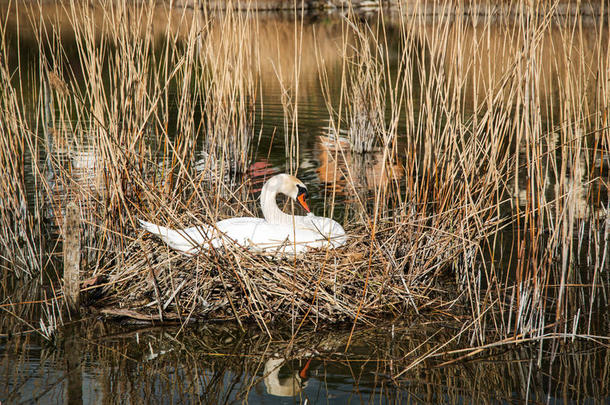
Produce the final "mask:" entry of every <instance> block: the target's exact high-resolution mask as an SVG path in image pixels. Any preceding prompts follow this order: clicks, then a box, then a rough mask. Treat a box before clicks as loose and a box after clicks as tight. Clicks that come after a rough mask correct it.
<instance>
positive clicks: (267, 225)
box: [140, 174, 347, 254]
mask: <svg viewBox="0 0 610 405" xmlns="http://www.w3.org/2000/svg"><path fill="white" fill-rule="evenodd" d="M278 193H282V194H285V195H287V196H288V197H290V198H292V199H293V200H295V201H297V202H298V203H299V204H300V205H301V206H302V207H303V208H304V209H305V210H306V211H307V212H308V214H307V216H297V215H289V214H286V213H284V212H282V210H280V209H279V207H278V206H277V203H276V201H275V198H276V196H277V194H278ZM306 197H307V187H305V185H304V184H303V183H302V182H301V181H300V180H299V179H297V178H296V177H294V176H290V175H288V174H278V175H275V176H273V177H271V178H270V179H269V180H267V182H266V183H265V185H264V186H263V189H262V191H261V208H262V211H263V215H264V216H265V218H264V219H263V218H254V217H239V218H229V219H225V220H222V221H219V222H217V223H216V225H214V226H210V225H203V226H194V227H191V228H186V229H180V230H174V229H169V228H166V227H164V226H161V225H156V224H152V223H150V222H146V221H142V220H140V223H141V225H142V228H144V229H146V230H147V231H148V232H151V233H153V234H155V235H157V236H159V237H160V238H161V239H162V240H163V241H164V242H165V243H167V244H168V245H169V246H170V247H171V248H172V249H175V250H178V251H180V252H184V253H186V254H197V253H198V252H199V251H200V250H201V249H208V248H209V247H210V246H212V247H214V248H220V247H222V246H225V245H231V244H237V245H239V246H242V247H245V248H249V249H252V250H255V251H260V252H265V253H274V252H279V253H299V252H303V251H305V250H307V249H310V248H326V247H329V248H336V247H338V246H341V245H343V244H345V242H346V241H347V236H346V235H345V230H343V227H342V226H341V225H339V223H337V222H336V221H334V220H332V219H330V218H325V217H317V216H315V215H313V214H312V213H311V212H310V210H309V206H308V205H307V202H306V201H305V199H306Z"/></svg>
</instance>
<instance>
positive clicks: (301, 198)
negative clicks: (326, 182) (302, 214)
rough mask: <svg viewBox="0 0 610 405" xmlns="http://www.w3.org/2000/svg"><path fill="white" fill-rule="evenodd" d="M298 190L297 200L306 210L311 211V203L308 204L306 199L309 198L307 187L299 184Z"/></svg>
mask: <svg viewBox="0 0 610 405" xmlns="http://www.w3.org/2000/svg"><path fill="white" fill-rule="evenodd" d="M297 190H298V192H297V201H298V202H299V204H301V207H303V209H304V210H305V211H307V212H311V210H310V209H309V205H307V201H305V199H306V198H307V189H306V188H305V187H303V186H299V185H297Z"/></svg>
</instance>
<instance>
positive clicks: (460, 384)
mask: <svg viewBox="0 0 610 405" xmlns="http://www.w3.org/2000/svg"><path fill="white" fill-rule="evenodd" d="M453 327H459V325H457V324H453V325H452V324H448V323H446V322H434V321H423V320H419V321H418V322H417V323H416V324H410V325H406V324H403V325H400V324H394V325H389V324H388V325H385V326H384V327H382V328H367V327H363V328H361V329H360V330H359V331H357V332H356V333H355V335H354V337H353V343H352V345H351V346H350V348H349V349H347V350H346V348H345V347H346V342H347V339H348V337H349V328H335V330H333V331H308V330H305V331H302V332H301V333H300V334H299V335H300V336H299V337H297V338H296V339H295V341H294V346H293V350H292V351H291V353H292V354H289V355H286V349H287V347H288V345H289V344H290V335H289V334H287V335H285V338H284V339H273V340H271V339H269V337H268V336H265V335H264V334H262V333H261V332H260V331H258V330H256V329H248V330H246V331H241V330H239V328H237V327H235V326H231V325H214V324H210V325H202V326H198V327H190V328H187V329H185V330H182V331H179V329H178V328H170V327H166V328H159V327H157V328H155V327H141V328H135V327H131V328H128V327H121V326H118V325H112V324H106V323H105V322H102V321H93V320H92V321H87V322H85V323H84V324H82V325H80V326H77V327H75V328H72V329H70V330H69V332H70V333H73V335H70V336H66V337H65V338H64V339H66V340H65V341H63V343H60V344H59V347H57V345H55V344H50V343H46V344H45V343H41V342H40V341H39V340H38V339H36V338H35V337H33V336H30V337H27V338H23V341H21V342H19V343H17V342H18V341H19V340H21V339H18V338H15V339H13V341H12V342H11V343H9V344H7V345H5V346H3V353H4V354H3V358H2V363H1V364H2V379H3V380H4V381H5V384H8V385H3V387H4V388H3V391H2V392H3V394H2V397H3V399H4V402H8V403H21V402H24V403H29V402H39V403H56V402H61V401H62V400H63V401H66V402H70V401H74V402H71V403H79V401H78V399H80V398H82V401H83V403H99V402H104V403H105V402H112V403H116V402H146V403H172V402H179V403H183V402H188V403H192V402H202V403H210V404H212V403H239V402H242V401H247V402H248V403H286V404H288V403H333V404H341V403H362V402H365V403H368V402H374V403H419V402H430V403H432V402H434V403H438V402H449V403H472V402H480V401H492V402H502V403H513V402H523V401H524V400H525V398H529V399H530V400H532V401H536V402H547V401H551V402H560V403H561V402H568V403H570V402H578V403H584V402H588V403H598V402H600V403H601V402H603V398H604V397H605V395H606V394H607V381H604V378H603V376H602V375H600V374H597V372H596V371H597V370H600V369H599V367H602V368H603V367H604V364H605V361H606V356H607V353H606V351H605V350H604V349H603V348H600V347H595V345H593V344H588V343H586V342H579V343H578V342H577V343H574V344H571V345H570V347H568V348H566V349H565V350H563V354H561V355H559V356H556V357H554V359H553V360H552V361H551V360H550V359H551V358H552V352H553V350H554V348H553V345H552V344H543V346H544V350H543V353H544V354H543V355H542V357H541V358H540V359H537V358H535V353H537V352H538V350H539V347H538V344H534V345H527V344H523V345H521V346H519V347H518V348H514V347H498V348H497V349H495V350H490V351H488V352H486V353H485V354H476V353H472V352H464V353H459V354H446V353H447V352H450V351H451V350H453V349H455V347H456V346H457V345H456V343H455V342H451V341H450V338H451V335H452V332H453ZM429 339H434V340H435V341H436V342H445V343H446V346H444V348H443V350H440V351H439V352H438V353H439V354H440V355H439V356H438V357H433V358H431V359H428V360H426V361H425V362H423V363H421V364H417V362H418V361H419V360H418V358H419V356H421V355H422V354H424V353H426V352H427V351H428V350H431V349H432V348H433V345H432V344H431V342H430V341H429ZM463 354H466V356H465V358H463V359H461V360H459V358H460V357H461V356H462V355H463ZM532 356H534V357H532ZM71 360H72V361H73V363H70V361H71ZM538 360H540V363H539V364H538ZM578 364H580V365H581V367H582V368H581V369H580V370H579V373H574V372H573V370H574V367H577V365H578ZM277 367H279V368H278V369H277V372H276V368H277ZM303 370H305V371H303ZM392 376H398V377H396V378H392ZM550 376H552V377H551V378H549V377H550ZM604 393H606V394H604ZM606 398H607V397H606ZM4 402H3V403H4Z"/></svg>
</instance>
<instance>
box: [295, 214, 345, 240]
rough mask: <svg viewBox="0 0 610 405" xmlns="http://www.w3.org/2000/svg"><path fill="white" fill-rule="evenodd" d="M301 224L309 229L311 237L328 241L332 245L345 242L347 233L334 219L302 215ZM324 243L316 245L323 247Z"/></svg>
mask: <svg viewBox="0 0 610 405" xmlns="http://www.w3.org/2000/svg"><path fill="white" fill-rule="evenodd" d="M302 218H303V221H302V226H303V227H305V228H307V229H309V230H310V232H311V233H312V235H314V236H311V237H312V238H315V239H316V240H325V241H328V242H330V244H331V245H332V247H339V246H342V245H344V244H345V243H346V242H347V235H346V234H345V230H344V229H343V227H342V226H341V225H340V224H339V223H338V222H337V221H335V220H333V219H330V218H326V217H317V216H315V215H307V216H305V217H302ZM325 246H326V244H322V245H321V246H316V247H325Z"/></svg>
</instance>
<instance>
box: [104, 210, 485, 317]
mask: <svg viewBox="0 0 610 405" xmlns="http://www.w3.org/2000/svg"><path fill="white" fill-rule="evenodd" d="M460 222H461V224H460ZM437 225H438V224H437ZM448 227H451V229H453V232H448V231H447V229H448ZM443 228H446V229H434V228H430V227H429V226H428V225H425V224H424V223H422V222H421V221H418V220H416V218H411V220H409V221H400V222H399V223H398V222H396V221H393V222H389V221H387V222H383V223H381V224H378V225H377V231H376V232H374V233H373V232H372V231H371V229H369V228H367V227H366V226H365V225H356V226H352V227H348V228H347V233H348V235H349V236H350V238H349V240H348V243H347V244H346V245H345V246H342V247H341V248H338V249H334V250H311V251H309V252H307V253H305V254H300V255H297V256H289V257H286V256H284V257H269V256H266V255H263V254H259V253H255V252H252V251H249V250H247V249H243V248H241V247H230V248H227V249H223V250H218V251H205V252H202V253H200V254H199V255H197V256H184V255H182V254H180V253H177V252H175V251H172V250H171V249H169V248H168V247H167V246H166V245H164V244H163V243H162V242H161V241H160V240H158V239H156V237H154V236H151V235H148V234H145V233H143V232H141V231H138V237H137V238H136V239H134V240H133V242H132V243H131V244H130V246H128V248H127V249H126V251H123V252H121V253H120V254H117V256H116V258H115V259H114V260H112V261H110V262H109V264H108V265H107V266H106V267H104V268H99V269H98V270H97V273H98V275H102V276H103V277H104V279H105V280H107V281H108V283H107V284H106V286H105V293H104V297H105V299H104V300H103V302H104V305H105V306H104V308H103V309H102V312H103V313H105V314H107V315H112V316H127V317H129V318H133V319H138V320H147V321H153V320H159V321H169V320H172V321H180V322H187V321H202V320H236V321H238V322H240V323H241V322H256V323H258V324H259V326H260V327H261V328H263V329H267V326H268V325H269V324H270V323H271V324H274V323H277V322H286V321H291V322H295V321H297V322H303V321H305V320H307V321H309V322H312V323H314V324H315V325H316V326H317V325H318V324H320V323H321V324H328V323H338V322H346V321H353V320H355V319H359V320H361V321H365V322H367V321H368V322H369V323H373V322H374V321H375V320H378V319H380V318H383V319H387V318H389V317H396V316H400V315H404V314H405V313H408V312H409V311H415V312H417V311H419V310H420V309H422V307H425V306H430V305H431V303H432V302H435V301H434V300H432V298H431V295H433V294H434V293H435V292H438V288H437V287H438V280H439V279H441V278H442V277H441V276H444V275H453V274H455V273H454V272H453V271H452V270H453V269H454V268H455V266H456V264H460V263H463V261H464V258H467V257H468V255H469V254H470V253H471V252H473V251H474V249H476V241H473V240H472V239H471V238H469V237H470V236H472V235H468V234H466V232H467V230H468V229H471V228H470V227H469V226H468V224H467V223H465V221H460V220H459V219H456V218H452V219H451V220H447V224H445V225H444V226H443ZM373 234H374V237H373ZM458 235H459V236H458ZM465 240H468V242H469V243H468V244H465V243H464V241H465ZM438 303H439V305H440V301H438Z"/></svg>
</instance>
